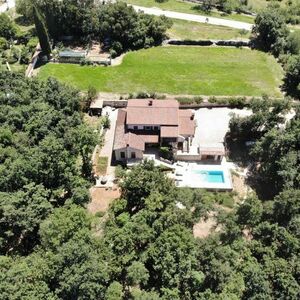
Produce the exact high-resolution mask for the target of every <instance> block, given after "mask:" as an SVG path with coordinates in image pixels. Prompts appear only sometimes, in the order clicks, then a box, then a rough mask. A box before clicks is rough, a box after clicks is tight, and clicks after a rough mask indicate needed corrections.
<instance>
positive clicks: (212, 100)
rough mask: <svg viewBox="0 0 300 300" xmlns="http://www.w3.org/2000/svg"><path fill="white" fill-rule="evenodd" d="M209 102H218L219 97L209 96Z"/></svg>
mask: <svg viewBox="0 0 300 300" xmlns="http://www.w3.org/2000/svg"><path fill="white" fill-rule="evenodd" d="M208 102H209V103H216V102H217V98H216V97H215V96H212V97H209V98H208Z"/></svg>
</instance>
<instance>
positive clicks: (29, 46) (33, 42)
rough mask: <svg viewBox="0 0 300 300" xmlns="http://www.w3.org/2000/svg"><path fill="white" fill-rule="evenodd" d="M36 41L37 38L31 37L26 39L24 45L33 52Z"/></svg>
mask: <svg viewBox="0 0 300 300" xmlns="http://www.w3.org/2000/svg"><path fill="white" fill-rule="evenodd" d="M38 42H39V40H38V38H36V37H33V38H31V39H30V40H29V41H28V43H27V45H26V46H27V47H28V48H29V49H30V51H31V52H33V51H34V49H35V48H36V46H37V44H38Z"/></svg>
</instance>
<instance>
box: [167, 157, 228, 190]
mask: <svg viewBox="0 0 300 300" xmlns="http://www.w3.org/2000/svg"><path fill="white" fill-rule="evenodd" d="M196 170H197V171H219V172H223V176H224V182H208V181H201V177H200V176H199V174H195V173H194V171H196ZM173 179H174V180H175V184H176V186H177V187H190V188H200V189H208V190H220V191H232V189H233V185H232V179H231V173H230V168H229V167H228V165H227V163H226V161H224V162H222V164H220V165H207V164H200V163H182V162H180V163H177V164H176V168H175V175H174V176H173Z"/></svg>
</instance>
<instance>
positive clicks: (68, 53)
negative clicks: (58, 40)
mask: <svg viewBox="0 0 300 300" xmlns="http://www.w3.org/2000/svg"><path fill="white" fill-rule="evenodd" d="M86 55H87V52H86V51H72V50H65V51H60V52H59V53H58V56H59V61H60V62H64V63H80V61H81V60H82V59H85V57H86Z"/></svg>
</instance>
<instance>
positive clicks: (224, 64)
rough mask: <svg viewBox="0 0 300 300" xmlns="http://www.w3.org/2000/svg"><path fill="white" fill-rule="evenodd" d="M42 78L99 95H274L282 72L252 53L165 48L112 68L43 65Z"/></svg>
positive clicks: (132, 54) (272, 61)
mask: <svg viewBox="0 0 300 300" xmlns="http://www.w3.org/2000/svg"><path fill="white" fill-rule="evenodd" d="M48 76H55V77H57V78H58V79H59V80H61V81H64V82H66V83H69V84H72V85H74V86H76V87H77V88H79V89H80V90H86V89H87V88H88V86H90V85H92V86H95V87H96V88H97V90H99V91H103V92H118V93H129V92H138V91H148V92H158V93H169V94H176V95H179V94H181V95H183V94H189V95H197V94H198V95H249V96H260V95H262V94H263V93H265V94H268V95H270V96H279V95H280V93H279V90H278V86H279V85H280V78H281V77H282V70H281V67H280V66H279V65H278V64H277V63H276V61H275V59H274V58H273V57H272V56H271V55H267V54H265V53H263V52H258V51H255V50H250V49H245V48H244V49H237V48H228V47H227V48H225V47H224V48H223V47H215V48H214V47H183V46H181V47H180V46H179V47H172V46H170V47H156V48H151V49H147V50H140V51H135V52H130V53H128V54H127V55H126V56H125V58H124V61H123V63H122V64H121V65H119V66H115V67H91V66H84V67H82V66H80V65H72V64H51V63H49V64H47V65H45V66H43V67H42V68H41V70H40V73H39V77H40V78H42V79H45V78H47V77H48Z"/></svg>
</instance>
